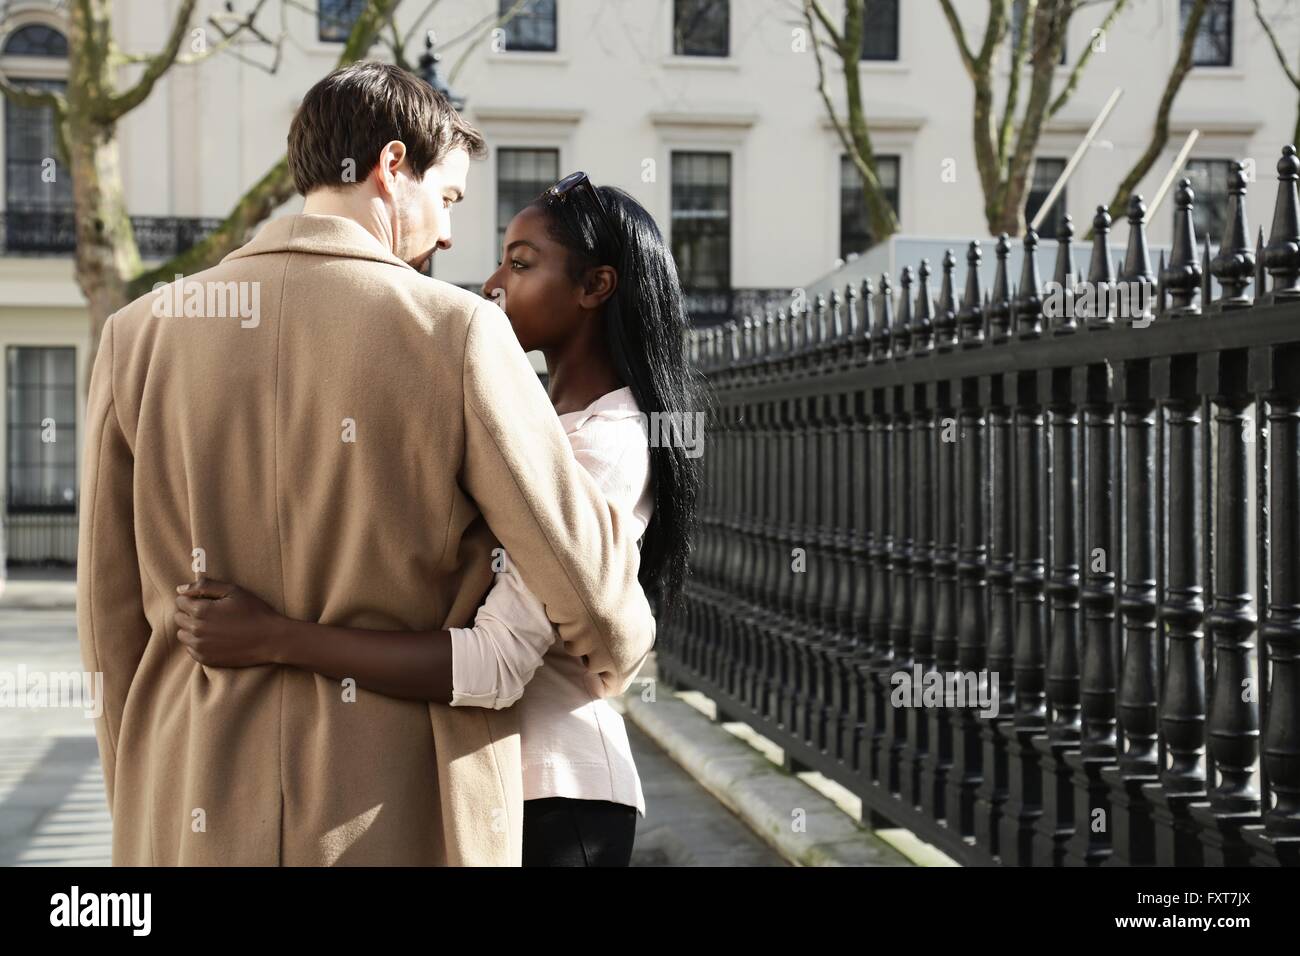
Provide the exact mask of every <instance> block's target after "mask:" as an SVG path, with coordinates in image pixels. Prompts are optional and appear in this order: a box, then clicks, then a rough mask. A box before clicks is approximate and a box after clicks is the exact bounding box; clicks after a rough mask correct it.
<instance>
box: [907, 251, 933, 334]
mask: <svg viewBox="0 0 1300 956" xmlns="http://www.w3.org/2000/svg"><path fill="white" fill-rule="evenodd" d="M916 275H917V284H916V285H917V289H916V308H915V310H914V311H913V315H912V354H913V355H924V354H926V353H927V352H930V351H931V350H932V349H933V348H934V294H933V292H932V291H931V289H930V260H929V259H922V260H921V265H920V266H919V267H918V268H917V270H916Z"/></svg>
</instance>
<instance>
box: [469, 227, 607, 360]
mask: <svg viewBox="0 0 1300 956" xmlns="http://www.w3.org/2000/svg"><path fill="white" fill-rule="evenodd" d="M546 227H547V219H546V215H545V214H544V213H543V212H542V211H541V210H539V209H537V208H535V207H533V206H529V207H527V208H525V209H524V210H523V211H522V212H520V213H519V214H518V215H517V216H515V218H514V219H512V220H510V225H509V226H508V227H507V228H506V236H505V240H504V246H503V248H502V251H501V255H502V260H501V264H500V265H499V266H497V270H496V272H494V273H492V275H490V276H488V280H487V281H486V282H485V283H483V295H485V296H486V297H488V298H490V299H492V300H493V301H495V302H496V303H497V305H499V306H501V308H502V309H504V310H505V313H506V316H507V317H509V319H510V325H511V327H512V328H514V330H515V337H516V338H517V339H518V340H519V344H520V345H521V346H522V347H523V350H524V351H525V352H531V351H533V350H534V349H543V350H544V349H548V348H557V347H559V346H561V345H562V344H563V343H564V342H566V341H567V340H568V339H569V338H570V336H572V335H573V334H574V332H575V331H576V330H577V328H578V326H579V325H580V323H581V322H582V321H583V308H582V305H583V303H584V301H585V300H586V298H587V296H586V295H585V293H584V289H583V287H582V285H581V284H580V283H576V282H574V281H573V280H572V279H571V278H569V274H568V272H567V265H568V262H569V256H568V250H566V249H565V248H564V246H562V245H560V244H559V243H558V242H556V241H555V240H554V239H552V238H551V237H550V236H549V235H548V234H547V232H546Z"/></svg>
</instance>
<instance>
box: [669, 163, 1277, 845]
mask: <svg viewBox="0 0 1300 956" xmlns="http://www.w3.org/2000/svg"><path fill="white" fill-rule="evenodd" d="M1277 168H1278V180H1279V182H1278V193H1277V198H1276V205H1275V212H1274V217H1273V221H1272V227H1271V234H1270V236H1269V238H1268V240H1267V242H1265V241H1264V239H1263V236H1262V231H1261V235H1260V237H1259V240H1258V241H1257V242H1255V243H1253V244H1252V242H1251V241H1250V238H1251V237H1250V233H1249V231H1248V229H1247V223H1246V207H1245V195H1246V177H1245V175H1244V172H1243V170H1242V168H1241V166H1240V164H1238V165H1237V167H1236V169H1235V172H1234V177H1233V182H1232V185H1231V189H1230V193H1229V200H1228V206H1227V226H1226V228H1225V235H1224V237H1223V242H1222V243H1221V245H1220V251H1219V253H1218V255H1216V256H1215V257H1214V258H1213V260H1211V259H1210V256H1209V252H1208V247H1202V246H1201V245H1200V243H1199V242H1198V240H1197V237H1196V236H1195V234H1194V228H1193V225H1192V210H1193V201H1194V196H1193V194H1192V190H1191V189H1190V186H1189V184H1188V183H1187V181H1186V180H1184V181H1183V184H1181V185H1180V187H1179V190H1178V194H1177V205H1178V209H1177V219H1176V228H1175V236H1174V242H1173V251H1172V253H1171V260H1170V261H1169V262H1168V263H1167V264H1166V263H1165V261H1164V259H1163V257H1162V259H1161V262H1160V267H1159V270H1158V271H1155V270H1153V269H1152V268H1151V263H1150V260H1149V253H1148V248H1147V244H1146V231H1145V223H1144V219H1145V209H1144V207H1143V205H1142V203H1141V200H1140V199H1135V200H1134V201H1133V203H1132V204H1131V205H1130V207H1129V209H1128V220H1129V235H1128V250H1127V256H1126V259H1125V262H1124V265H1123V268H1122V269H1121V271H1120V273H1119V275H1118V276H1116V275H1115V274H1114V273H1113V271H1112V268H1111V263H1110V257H1109V256H1108V255H1107V251H1106V249H1107V247H1106V241H1107V235H1108V231H1109V225H1110V218H1109V216H1108V215H1107V213H1106V212H1105V210H1104V208H1103V209H1102V210H1101V211H1099V213H1098V216H1097V218H1096V219H1095V220H1094V228H1095V236H1094V247H1093V256H1092V263H1091V269H1090V273H1089V280H1088V282H1087V283H1077V282H1076V280H1075V277H1076V276H1077V272H1076V271H1075V268H1074V263H1073V261H1072V258H1071V253H1070V247H1069V235H1068V232H1069V229H1068V227H1067V229H1066V233H1067V234H1066V235H1065V236H1063V237H1061V239H1062V241H1061V242H1059V243H1058V246H1057V257H1056V268H1055V279H1054V281H1053V282H1051V283H1048V284H1044V283H1043V282H1042V281H1041V280H1040V274H1039V271H1038V266H1037V262H1036V253H1035V249H1036V247H1037V245H1038V240H1037V237H1036V236H1035V235H1034V234H1033V233H1032V232H1031V233H1029V234H1028V235H1027V236H1026V237H1025V239H1024V247H1025V259H1024V265H1023V268H1022V274H1021V276H1020V281H1019V285H1018V291H1014V289H1015V288H1016V287H1014V286H1013V285H1012V277H1011V276H1009V275H1008V274H1007V271H1008V270H1007V260H1006V257H1007V255H1008V252H1009V250H1010V244H1009V242H1008V241H1007V239H1006V237H1003V238H1002V240H1001V241H1000V242H999V244H998V247H997V259H998V261H997V271H996V273H995V279H994V282H993V288H992V290H991V292H989V293H986V292H985V291H984V290H982V289H981V287H980V281H979V274H978V270H977V265H978V261H979V248H978V244H976V243H972V244H971V250H970V252H969V253H968V256H967V266H968V268H967V272H966V277H965V292H964V294H960V295H959V293H958V286H957V285H956V282H957V277H956V275H955V274H954V267H955V260H954V258H953V257H952V255H951V254H949V255H948V256H947V257H945V261H944V263H943V266H942V289H941V292H940V293H939V295H938V297H937V299H936V297H935V296H934V295H933V293H932V289H931V283H930V271H929V265H928V263H925V262H922V263H921V264H920V269H919V272H918V273H915V274H914V273H913V272H912V270H911V269H904V270H903V272H902V275H901V277H900V284H901V296H900V297H899V298H898V300H897V302H896V301H895V299H894V295H893V291H892V289H891V288H890V279H891V277H889V276H884V277H882V280H881V288H879V289H877V288H874V287H873V286H872V285H871V284H870V282H867V283H864V284H863V287H862V288H861V289H858V288H855V287H853V286H850V287H849V288H847V289H846V290H845V292H844V295H843V296H841V295H840V294H839V293H838V292H837V293H834V294H832V295H831V297H830V300H829V302H827V301H824V300H822V299H820V298H819V299H818V300H817V301H816V302H814V303H813V304H812V307H811V308H809V309H806V310H804V311H802V312H798V313H795V314H792V315H788V314H786V313H785V312H784V311H781V312H775V313H773V312H771V311H768V312H767V313H766V314H762V315H756V316H752V317H747V318H745V319H743V320H742V321H731V322H728V323H727V324H726V325H725V326H723V327H719V328H713V329H707V330H699V329H697V330H694V331H693V332H692V333H691V336H690V349H691V353H692V355H693V356H694V357H695V359H696V360H697V362H698V365H699V366H700V367H701V369H702V370H703V371H704V372H706V373H707V375H708V376H709V378H710V381H711V383H712V385H713V387H714V390H715V392H716V395H717V398H718V408H719V412H718V414H717V417H716V420H715V421H714V422H713V426H712V431H711V433H710V434H709V435H708V438H707V440H706V442H705V449H704V450H705V455H704V463H705V468H706V473H707V483H706V489H705V494H704V497H703V501H702V509H701V514H702V526H701V532H700V534H699V537H698V540H697V542H696V548H695V560H694V570H693V576H692V578H691V579H690V580H689V581H688V582H687V586H686V588H685V589H684V592H683V600H682V613H681V614H680V615H678V616H676V617H675V618H674V619H672V620H669V621H661V622H660V628H659V640H658V643H657V647H656V650H657V653H658V660H659V669H660V674H661V675H662V676H663V677H664V678H665V679H667V680H668V681H670V682H672V683H677V684H681V685H688V686H692V687H696V688H699V689H700V690H702V691H704V692H705V693H706V694H708V695H709V696H711V697H713V698H714V700H715V701H716V702H717V706H718V710H719V712H720V715H722V716H725V717H726V718H727V719H732V720H742V721H745V722H747V723H749V724H750V725H752V726H753V727H754V728H756V729H757V730H758V731H759V732H760V733H762V734H764V735H765V736H767V737H770V738H771V739H773V740H774V741H776V742H777V744H778V745H779V746H780V747H782V748H783V749H784V750H785V753H786V754H787V755H788V757H789V759H790V762H791V764H792V765H793V766H794V767H796V768H799V767H802V768H812V769H816V770H819V771H821V772H822V773H824V774H826V775H827V776H829V777H831V778H833V779H835V780H838V781H839V782H841V783H842V784H844V785H845V786H847V787H849V788H850V789H851V790H853V791H854V792H855V793H857V794H858V795H859V796H860V797H861V798H862V801H863V808H864V811H868V810H869V811H870V812H871V813H872V814H874V818H875V819H876V820H877V821H880V820H884V821H889V822H891V823H892V824H894V825H898V826H903V827H906V828H908V829H910V830H912V831H913V832H915V833H917V834H918V835H919V836H921V838H922V839H925V840H928V841H929V842H931V843H932V844H934V845H936V846H938V847H939V848H941V849H942V850H944V851H945V852H947V853H948V854H949V855H951V856H952V857H954V858H955V859H956V860H958V861H959V862H962V863H967V864H974V865H980V864H989V863H1001V864H1003V865H1029V866H1054V865H1058V866H1059V865H1095V864H1101V863H1105V864H1108V865H1152V864H1159V865H1193V866H1197V865H1206V866H1221V865H1278V864H1284V865H1296V864H1297V863H1300V197H1298V196H1297V181H1298V180H1300V159H1297V156H1296V152H1295V150H1294V149H1293V148H1292V147H1287V149H1286V150H1285V151H1284V153H1283V156H1282V159H1281V161H1280V162H1279V163H1278V167H1277ZM1202 250H1204V251H1202ZM1211 275H1213V277H1214V278H1215V279H1216V280H1217V281H1218V283H1219V286H1220V287H1221V288H1222V290H1223V293H1222V295H1221V296H1220V297H1219V298H1218V299H1217V300H1216V299H1213V298H1212V287H1211V284H1210V276H1211ZM1252 285H1253V295H1252V293H1251V289H1252ZM1067 289H1068V290H1070V291H1077V292H1080V293H1087V292H1088V291H1089V289H1091V290H1092V291H1093V293H1094V294H1095V293H1097V292H1099V291H1101V292H1106V293H1108V294H1107V295H1106V296H1104V297H1103V298H1101V299H1100V300H1099V301H1100V303H1101V304H1100V305H1099V306H1098V307H1095V308H1090V309H1083V308H1078V307H1075V306H1078V305H1079V303H1080V301H1082V300H1079V299H1075V300H1074V306H1071V304H1070V300H1068V299H1064V298H1063V293H1064V291H1065V290H1067ZM1120 289H1126V290H1128V291H1133V290H1137V291H1140V292H1142V293H1146V292H1148V291H1149V292H1150V293H1151V304H1150V305H1149V306H1147V307H1145V308H1144V307H1143V303H1142V300H1141V298H1140V297H1137V298H1136V301H1137V303H1138V304H1137V306H1136V307H1134V305H1133V303H1134V301H1135V300H1134V299H1130V300H1129V304H1128V306H1126V307H1125V306H1122V305H1120V306H1117V305H1116V301H1117V300H1116V299H1114V298H1111V296H1110V295H1109V293H1113V292H1116V291H1118V290H1120ZM1118 301H1119V302H1120V303H1123V300H1122V299H1121V300H1118ZM1062 305H1063V306H1064V307H1063V308H1058V306H1062ZM1124 312H1127V313H1128V314H1127V315H1124V314H1122V313H1124ZM1252 471H1253V476H1252ZM972 691H974V692H975V693H973V694H972V693H971V692H972ZM1261 758H1262V759H1261Z"/></svg>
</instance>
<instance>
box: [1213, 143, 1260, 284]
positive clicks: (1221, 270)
mask: <svg viewBox="0 0 1300 956" xmlns="http://www.w3.org/2000/svg"><path fill="white" fill-rule="evenodd" d="M1210 271H1212V272H1213V273H1214V278H1216V279H1218V280H1219V287H1220V288H1221V289H1222V290H1223V295H1222V297H1221V298H1220V299H1219V308H1221V309H1224V310H1231V309H1248V308H1250V306H1251V297H1250V296H1249V295H1247V294H1246V287H1247V286H1248V285H1250V283H1251V280H1252V279H1253V278H1254V274H1255V254H1254V253H1253V252H1252V251H1251V248H1250V230H1249V228H1248V227H1247V226H1246V171H1245V167H1244V166H1243V165H1242V164H1241V163H1239V162H1234V163H1233V164H1232V174H1231V175H1230V176H1229V177H1228V218H1227V222H1226V223H1225V225H1224V229H1223V242H1222V243H1220V244H1219V254H1218V255H1217V256H1215V257H1214V259H1213V260H1212V261H1211V262H1210Z"/></svg>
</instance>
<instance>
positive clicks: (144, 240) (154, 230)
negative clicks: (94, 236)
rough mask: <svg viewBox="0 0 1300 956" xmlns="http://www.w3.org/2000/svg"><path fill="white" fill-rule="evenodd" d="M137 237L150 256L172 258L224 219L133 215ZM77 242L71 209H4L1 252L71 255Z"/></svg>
mask: <svg viewBox="0 0 1300 956" xmlns="http://www.w3.org/2000/svg"><path fill="white" fill-rule="evenodd" d="M131 225H132V227H133V228H134V230H135V241H136V244H137V245H138V246H139V247H140V255H141V256H143V257H144V258H146V259H168V258H170V257H172V256H174V255H178V254H180V253H182V252H184V251H185V250H187V249H189V248H191V247H192V246H193V245H194V244H195V243H197V242H198V241H199V240H200V239H202V238H204V237H205V236H206V235H208V233H210V232H212V231H213V230H215V229H216V228H217V227H218V226H220V225H221V220H220V219H186V218H182V217H178V216H132V217H131ZM76 246H77V228H76V218H75V216H74V214H73V212H72V211H71V210H49V209H42V210H15V209H6V210H4V211H3V212H0V254H3V255H25V256H62V255H70V254H71V253H72V252H73V251H74V250H75V249H76Z"/></svg>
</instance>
